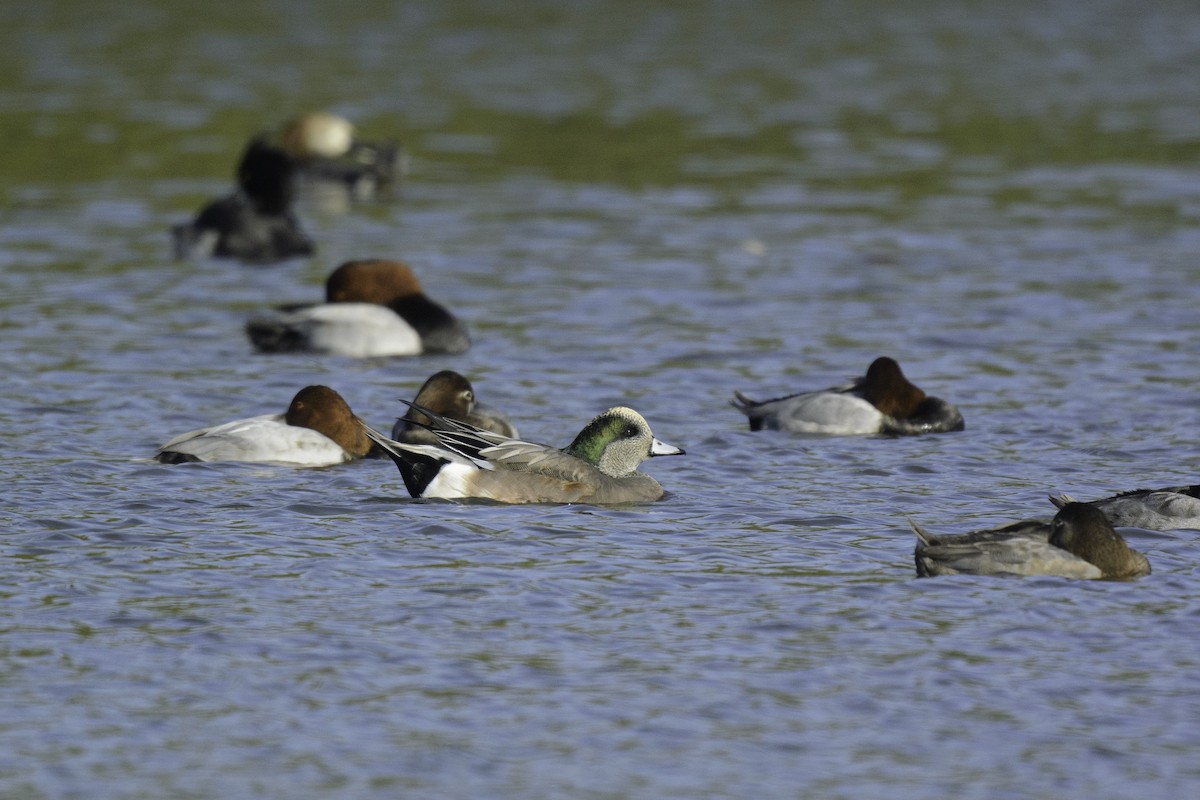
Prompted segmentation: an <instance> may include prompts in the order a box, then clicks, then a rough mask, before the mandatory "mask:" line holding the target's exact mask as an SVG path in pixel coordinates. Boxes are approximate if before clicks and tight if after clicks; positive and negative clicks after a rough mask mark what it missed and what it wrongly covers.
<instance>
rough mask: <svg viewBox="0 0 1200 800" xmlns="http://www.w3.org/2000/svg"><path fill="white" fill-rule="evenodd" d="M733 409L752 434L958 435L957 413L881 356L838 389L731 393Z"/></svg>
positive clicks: (958, 414) (962, 425)
mask: <svg viewBox="0 0 1200 800" xmlns="http://www.w3.org/2000/svg"><path fill="white" fill-rule="evenodd" d="M734 395H735V396H736V398H737V399H736V400H735V401H733V406H734V408H736V409H738V410H739V411H741V412H742V413H743V414H745V415H746V416H747V417H749V418H750V430H752V431H758V430H762V429H764V428H767V429H770V430H782V431H789V432H791V433H818V434H829V435H850V434H865V433H891V434H918V433H944V432H946V431H961V430H962V429H963V427H964V424H963V418H962V414H961V413H959V411H958V409H957V408H955V407H954V406H952V405H951V404H950V403H947V402H946V401H945V400H942V399H940V398H937V397H929V396H928V395H926V394H925V392H923V391H921V389H919V388H918V387H916V386H914V385H913V384H912V383H910V382H909V380H908V379H907V378H906V377H904V373H903V372H901V371H900V365H899V364H897V363H896V362H895V361H894V360H893V359H891V358H888V357H886V356H881V357H880V358H877V359H875V360H874V361H873V362H872V363H871V366H870V367H869V368H868V369H867V374H866V375H864V376H863V377H861V378H856V379H855V380H853V381H850V382H849V383H846V384H843V385H841V386H833V387H831V388H829V389H824V390H821V391H815V392H801V393H799V394H792V395H788V396H786V397H779V398H776V399H774V400H763V401H758V400H752V399H750V398H749V397H747V396H746V395H744V394H742V393H741V392H734Z"/></svg>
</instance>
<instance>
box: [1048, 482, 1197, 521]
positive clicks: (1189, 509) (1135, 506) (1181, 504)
mask: <svg viewBox="0 0 1200 800" xmlns="http://www.w3.org/2000/svg"><path fill="white" fill-rule="evenodd" d="M1050 502H1051V503H1053V504H1054V505H1055V506H1057V507H1058V508H1063V507H1064V506H1066V505H1067V504H1068V503H1074V502H1075V500H1074V498H1072V497H1071V496H1070V495H1068V494H1066V493H1065V492H1064V493H1062V494H1059V495H1050ZM1087 505H1089V506H1092V507H1093V508H1096V509H1099V510H1100V512H1101V513H1102V514H1104V516H1106V517H1108V521H1109V522H1111V523H1112V524H1113V525H1117V526H1122V527H1127V528H1146V529H1149V530H1152V531H1173V530H1178V529H1180V528H1188V529H1192V530H1200V485H1196V486H1168V487H1166V488H1165V489H1138V490H1136V491H1132V492H1122V493H1121V494H1115V495H1113V496H1112V497H1105V498H1103V499H1102V500H1091V501H1088V502H1087Z"/></svg>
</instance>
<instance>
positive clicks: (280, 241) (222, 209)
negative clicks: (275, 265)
mask: <svg viewBox="0 0 1200 800" xmlns="http://www.w3.org/2000/svg"><path fill="white" fill-rule="evenodd" d="M295 173H296V164H295V161H294V160H293V159H292V157H291V156H290V155H288V154H287V153H286V152H284V151H283V150H282V149H280V148H278V147H275V146H273V145H271V144H269V143H268V142H267V141H266V140H265V139H263V138H261V137H260V138H257V139H254V140H253V141H251V142H250V144H249V145H248V146H247V147H246V150H245V152H244V153H243V154H242V158H241V161H240V162H239V163H238V168H237V184H238V188H237V191H235V192H234V193H233V194H231V195H229V196H228V197H224V198H221V199H219V200H214V201H212V202H211V203H209V204H208V205H206V206H205V207H204V208H203V209H202V210H201V211H200V213H199V215H197V217H196V219H195V220H194V221H192V222H190V223H188V224H185V225H176V226H175V227H174V228H173V229H172V235H173V236H174V240H175V257H176V258H205V257H209V256H216V257H218V258H236V259H239V260H241V261H244V262H246V263H251V264H267V263H271V262H275V261H283V260H285V259H289V258H296V257H299V256H308V255H312V253H313V251H314V250H315V248H314V246H313V243H312V240H311V239H309V238H308V236H307V235H306V234H305V233H304V231H303V230H301V228H300V223H299V222H298V221H297V219H296V216H295V214H294V213H293V212H292V203H293V200H294V199H295Z"/></svg>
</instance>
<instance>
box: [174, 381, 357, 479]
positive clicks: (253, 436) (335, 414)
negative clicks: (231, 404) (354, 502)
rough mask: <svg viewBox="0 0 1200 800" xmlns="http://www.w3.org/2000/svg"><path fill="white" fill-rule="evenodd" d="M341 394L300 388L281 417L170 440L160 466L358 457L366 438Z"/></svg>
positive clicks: (310, 462)
mask: <svg viewBox="0 0 1200 800" xmlns="http://www.w3.org/2000/svg"><path fill="white" fill-rule="evenodd" d="M360 423H361V420H359V418H358V417H356V416H355V415H354V412H352V411H351V410H350V406H349V405H347V403H346V401H345V400H344V399H342V396H341V395H340V394H338V393H337V392H335V391H334V390H333V389H330V388H329V387H328V386H306V387H304V388H303V389H301V390H300V391H299V392H297V393H296V396H295V397H294V398H292V402H291V404H290V405H289V406H288V409H287V411H286V412H284V413H283V414H263V415H261V416H257V417H250V418H248V419H239V420H234V421H233V422H226V423H225V424H224V425H216V426H213V427H209V428H201V429H199V430H195V431H189V432H188V433H185V434H182V435H180V436H176V437H175V438H174V439H172V440H171V441H169V442H167V443H166V444H164V445H163V446H162V447H160V448H159V449H158V453H157V454H156V455H155V458H156V459H157V460H158V461H161V462H162V463H164V464H181V463H185V462H189V461H268V462H274V463H280V464H294V465H300V466H306V467H322V466H329V465H331V464H340V463H342V462H344V461H353V460H354V459H356V458H362V457H364V456H366V455H368V454H369V453H370V452H371V449H372V445H371V440H370V439H369V438H368V437H367V435H366V434H365V433H363V429H362V425H361V424H360Z"/></svg>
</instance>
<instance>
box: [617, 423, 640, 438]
mask: <svg viewBox="0 0 1200 800" xmlns="http://www.w3.org/2000/svg"><path fill="white" fill-rule="evenodd" d="M621 433H622V435H623V436H624V437H625V438H626V439H635V438H637V435H638V429H637V427H636V426H634V425H626V426H625V430H624V431H622V432H621Z"/></svg>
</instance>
